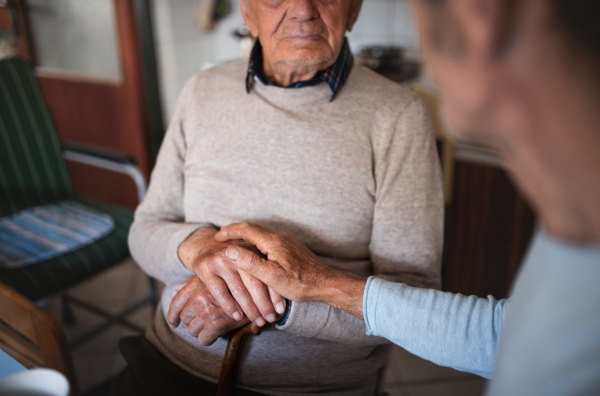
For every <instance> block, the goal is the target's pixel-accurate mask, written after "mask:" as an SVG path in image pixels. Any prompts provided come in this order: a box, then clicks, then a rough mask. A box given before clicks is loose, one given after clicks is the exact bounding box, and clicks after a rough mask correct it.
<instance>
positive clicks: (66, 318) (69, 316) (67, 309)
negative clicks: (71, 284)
mask: <svg viewBox="0 0 600 396" xmlns="http://www.w3.org/2000/svg"><path fill="white" fill-rule="evenodd" d="M60 300H61V303H62V304H61V305H62V322H63V324H65V325H72V324H74V323H75V322H76V320H75V315H74V314H73V309H72V308H71V305H70V304H69V297H68V296H67V295H66V294H65V293H62V294H61V295H60Z"/></svg>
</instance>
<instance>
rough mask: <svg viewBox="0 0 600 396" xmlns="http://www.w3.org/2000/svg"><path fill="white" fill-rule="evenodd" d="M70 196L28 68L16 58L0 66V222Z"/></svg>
mask: <svg viewBox="0 0 600 396" xmlns="http://www.w3.org/2000/svg"><path fill="white" fill-rule="evenodd" d="M72 194H73V187H72V185H71V180H70V179H69V174H68V173H67V168H66V165H65V162H64V160H63V158H62V152H61V149H60V144H59V141H58V137H57V135H56V130H55V129H54V124H53V122H52V118H51V117H50V112H49V111H48V107H47V106H46V103H45V102H44V98H43V97H42V92H41V90H40V87H39V85H38V83H37V80H36V78H35V76H34V74H33V70H32V68H31V67H30V66H29V65H27V64H26V63H25V62H23V61H21V60H20V59H6V60H2V61H0V217H2V216H7V215H10V214H12V213H15V212H17V211H19V210H22V209H24V208H27V207H30V206H35V205H41V204H45V203H49V202H54V201H58V200H62V199H66V198H68V197H70V196H71V195H72Z"/></svg>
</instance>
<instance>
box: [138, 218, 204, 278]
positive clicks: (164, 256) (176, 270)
mask: <svg viewBox="0 0 600 396" xmlns="http://www.w3.org/2000/svg"><path fill="white" fill-rule="evenodd" d="M207 226H209V224H193V223H184V222H177V221H169V220H161V219H154V218H146V217H145V216H138V215H137V214H136V220H135V221H134V223H133V224H132V226H131V229H130V231H129V250H130V251H131V256H132V257H133V259H134V260H135V261H136V263H137V264H138V265H139V266H140V268H142V270H144V272H146V273H147V274H148V275H150V276H152V277H154V278H156V279H158V280H160V281H161V282H163V283H165V284H169V285H173V284H176V283H179V282H182V281H184V280H186V279H188V278H189V277H190V276H192V275H193V273H192V272H191V271H190V270H189V269H188V268H186V267H185V265H184V264H183V262H182V261H181V260H180V258H179V256H178V248H179V246H180V245H181V243H182V242H183V241H185V240H186V239H187V238H188V237H189V236H190V235H191V234H193V233H194V232H195V231H196V230H197V229H198V228H203V227H207Z"/></svg>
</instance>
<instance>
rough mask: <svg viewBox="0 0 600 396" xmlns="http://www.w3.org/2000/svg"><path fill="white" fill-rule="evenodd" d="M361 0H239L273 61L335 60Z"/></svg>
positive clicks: (327, 62) (306, 63)
mask: <svg viewBox="0 0 600 396" xmlns="http://www.w3.org/2000/svg"><path fill="white" fill-rule="evenodd" d="M361 3H362V0H240V4H241V8H242V13H243V15H244V19H245V21H246V24H247V26H248V27H249V28H250V31H251V32H252V34H253V35H254V36H258V37H259V39H260V42H261V44H262V46H263V55H264V58H265V61H266V62H269V63H271V64H273V65H277V64H287V65H290V66H301V67H302V66H304V67H306V66H309V67H310V66H319V68H320V69H323V68H326V67H327V66H329V65H331V64H333V63H334V62H335V60H336V58H337V55H338V54H339V52H340V50H341V48H342V45H343V43H344V34H345V32H346V30H350V29H351V28H352V25H353V24H354V22H355V21H356V18H357V17H358V12H359V10H360V5H361Z"/></svg>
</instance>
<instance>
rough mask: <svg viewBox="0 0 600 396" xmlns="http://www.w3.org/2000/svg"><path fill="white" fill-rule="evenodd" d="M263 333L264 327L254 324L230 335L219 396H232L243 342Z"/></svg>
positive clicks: (220, 380) (224, 357) (218, 388)
mask: <svg viewBox="0 0 600 396" xmlns="http://www.w3.org/2000/svg"><path fill="white" fill-rule="evenodd" d="M261 332H262V327H259V326H257V325H255V324H254V323H248V324H247V325H245V326H244V327H240V328H239V329H236V330H233V331H231V332H230V333H229V341H227V349H225V356H223V365H222V366H221V375H220V376H219V386H218V387H217V396H230V395H231V390H232V389H233V381H235V374H236V371H237V367H238V365H239V359H240V349H241V347H242V341H244V337H245V336H246V335H248V334H253V335H259V334H260V333H261Z"/></svg>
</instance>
